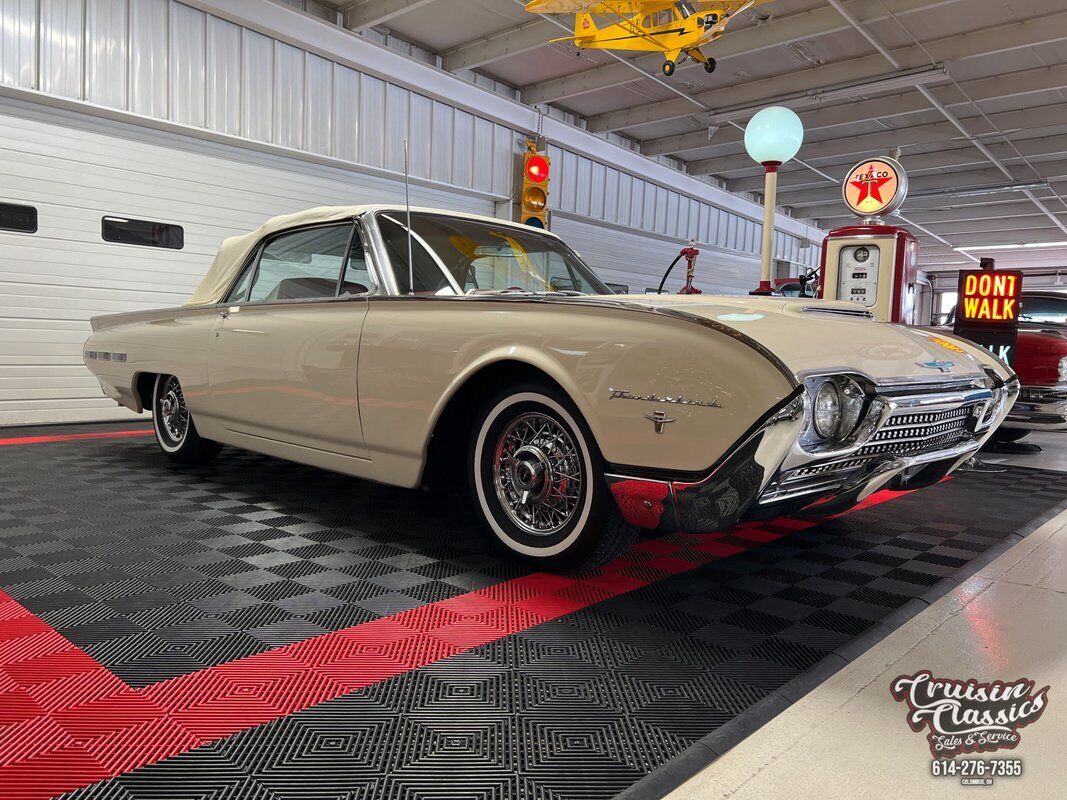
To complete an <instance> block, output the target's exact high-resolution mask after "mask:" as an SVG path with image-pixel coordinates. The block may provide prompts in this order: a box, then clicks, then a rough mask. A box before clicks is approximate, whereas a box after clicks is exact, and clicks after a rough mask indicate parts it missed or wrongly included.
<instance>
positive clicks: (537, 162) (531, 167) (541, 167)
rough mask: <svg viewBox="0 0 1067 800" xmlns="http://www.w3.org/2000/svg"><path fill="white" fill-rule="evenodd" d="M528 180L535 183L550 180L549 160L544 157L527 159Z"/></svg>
mask: <svg viewBox="0 0 1067 800" xmlns="http://www.w3.org/2000/svg"><path fill="white" fill-rule="evenodd" d="M526 178H527V179H528V180H531V181H533V182H534V183H544V182H545V181H547V180H548V159H547V158H545V157H544V156H530V157H529V158H527V159H526Z"/></svg>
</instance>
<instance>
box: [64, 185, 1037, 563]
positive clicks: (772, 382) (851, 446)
mask: <svg viewBox="0 0 1067 800" xmlns="http://www.w3.org/2000/svg"><path fill="white" fill-rule="evenodd" d="M407 220H408V217H407V216H406V212H405V211H404V210H402V209H398V208H391V207H367V206H361V207H343V208H319V209H314V210H311V211H307V212H304V213H299V214H294V215H291V216H286V217H280V218H277V219H273V220H271V221H269V222H268V223H267V224H266V225H264V226H263V227H262V228H260V229H259V230H258V231H256V232H255V233H252V234H249V235H247V236H242V237H238V238H234V239H229V240H227V241H226V242H225V243H223V245H222V247H221V249H220V252H219V254H218V256H217V258H216V260H215V262H214V265H213V266H212V267H211V270H210V271H209V272H208V274H207V276H206V277H205V278H204V280H203V282H202V283H201V285H200V287H199V288H198V289H197V291H196V293H195V294H194V295H193V297H192V299H191V300H190V301H189V303H188V304H187V305H185V306H183V307H182V308H174V309H168V310H163V311H145V312H135V313H128V314H118V315H114V316H106V317H98V318H96V319H94V320H93V335H92V336H91V338H90V339H89V341H88V342H87V344H86V345H85V363H86V364H87V365H88V367H89V369H90V370H92V372H93V373H94V374H95V375H96V376H97V377H98V378H99V380H100V384H101V386H102V387H103V390H104V393H105V394H106V395H108V396H109V397H111V398H113V399H115V400H116V401H118V402H119V403H120V404H121V405H123V406H126V407H128V408H130V409H132V410H134V411H136V412H141V411H142V410H148V409H151V411H152V416H153V419H154V421H155V431H156V438H157V440H158V442H159V446H160V448H161V449H162V450H163V452H164V453H165V454H166V455H167V456H169V457H170V458H171V459H173V460H175V461H178V462H182V463H187V464H196V463H201V462H205V461H207V460H209V459H211V458H213V457H214V456H215V455H216V454H217V453H218V452H219V450H220V448H221V446H222V445H223V444H227V445H232V446H234V447H239V448H245V449H247V450H254V451H258V452H260V453H265V454H268V455H271V456H277V457H280V458H285V459H289V460H292V461H297V462H301V463H305V464H311V465H314V466H317V467H321V468H324V469H328V470H335V471H337V472H342V473H346V474H349V475H354V476H358V477H361V478H368V479H371V480H375V481H380V482H382V483H388V484H394V485H397V486H403V487H411V488H414V487H419V486H425V485H428V484H431V483H433V482H435V481H440V480H442V479H448V478H450V477H455V476H457V475H463V474H464V473H465V474H466V476H467V479H468V481H469V487H470V491H471V494H472V496H473V501H474V502H473V504H474V506H475V508H476V510H477V513H478V514H479V516H480V517H481V518H482V519H483V520H484V522H485V525H486V527H487V528H488V530H489V531H490V532H491V533H492V534H493V535H495V536H496V537H497V538H498V539H499V540H500V542H502V543H503V544H504V545H505V546H506V547H507V548H509V549H510V550H511V551H512V552H513V553H515V554H518V555H520V556H523V557H526V558H527V559H530V560H531V561H533V562H535V563H538V564H541V565H546V566H552V567H570V566H576V565H583V564H591V563H596V562H599V561H603V560H605V559H607V558H609V557H611V556H612V555H613V554H615V553H617V552H618V551H619V550H620V548H621V547H623V546H624V545H625V544H626V543H628V542H629V541H630V540H631V539H632V537H633V536H634V535H635V533H636V531H637V529H638V528H647V529H656V530H663V531H673V530H685V531H692V532H702V531H716V530H721V529H723V528H726V527H728V526H730V525H733V524H734V523H736V522H738V521H740V520H743V519H747V518H754V517H758V516H764V515H770V514H776V513H801V514H809V515H827V514H833V513H837V512H839V511H842V510H844V509H846V508H849V507H851V506H853V505H855V504H856V503H858V502H860V501H861V500H863V499H864V498H865V497H867V496H868V495H870V494H871V493H873V492H874V491H876V490H878V489H880V488H882V487H886V486H892V487H922V486H926V485H929V484H932V483H935V482H937V481H939V480H940V479H942V478H943V477H944V476H945V475H946V474H948V473H949V472H951V471H952V470H953V469H955V468H956V467H957V466H959V465H960V464H961V463H962V462H964V461H965V460H967V459H968V458H969V457H970V456H971V455H973V454H974V453H975V452H976V451H977V450H978V448H979V447H980V446H981V445H982V443H983V442H984V441H985V440H986V439H987V438H988V437H989V436H990V435H991V434H992V432H993V431H994V430H995V428H996V427H997V426H998V425H999V424H1000V423H1001V421H1002V420H1003V419H1004V417H1005V415H1006V414H1007V413H1008V410H1009V409H1010V407H1011V406H1012V404H1013V403H1014V402H1015V399H1016V397H1017V395H1018V391H1019V387H1018V380H1017V379H1016V377H1015V375H1014V374H1013V373H1012V372H1011V370H1010V369H1008V368H1007V367H1006V366H1005V365H1004V364H1003V363H1002V362H1000V361H998V360H997V359H995V358H994V357H993V356H992V355H990V354H989V353H987V352H986V351H984V350H981V349H978V348H976V347H974V346H972V345H969V344H967V343H964V342H962V341H957V340H954V339H951V338H948V337H946V336H941V335H939V334H934V333H928V332H922V331H918V330H910V329H905V328H901V327H895V326H890V325H885V324H880V323H876V322H874V321H872V320H871V319H870V317H869V315H868V314H867V312H866V311H865V310H864V309H862V308H861V307H859V306H855V305H852V304H845V303H829V302H822V301H814V300H806V299H799V300H789V299H784V298H749V297H709V296H685V297H680V296H666V295H662V296H637V295H635V296H619V295H612V294H611V293H610V291H609V289H608V288H607V287H606V286H605V285H604V284H603V283H602V282H601V281H600V280H599V279H598V278H597V277H596V275H595V274H594V273H593V271H592V270H591V269H590V268H589V267H588V266H586V265H585V264H584V263H583V262H582V259H581V258H580V257H579V256H578V255H577V254H576V253H575V252H574V251H573V250H571V249H569V248H568V247H567V246H566V245H565V244H564V243H563V242H562V241H561V240H560V239H559V238H557V237H556V236H553V235H552V234H549V233H545V232H542V231H537V230H534V229H532V228H528V227H523V226H519V225H515V224H512V223H509V222H503V221H501V220H497V219H489V218H480V217H474V216H469V215H460V214H452V213H447V212H443V211H431V210H421V209H420V210H416V211H415V212H413V214H412V216H411V220H412V222H411V225H410V228H411V235H410V236H409V235H408V224H407ZM409 254H410V255H409Z"/></svg>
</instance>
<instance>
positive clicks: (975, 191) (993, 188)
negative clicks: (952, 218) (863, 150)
mask: <svg viewBox="0 0 1067 800" xmlns="http://www.w3.org/2000/svg"><path fill="white" fill-rule="evenodd" d="M1047 188H1049V184H1048V181H1015V182H1012V183H990V184H986V185H983V186H955V187H952V186H947V187H945V188H943V189H921V190H920V191H917V192H912V193H911V194H910V195H908V196H909V197H910V198H911V199H912V200H915V199H916V198H919V197H977V196H979V195H984V194H1000V193H1001V192H1027V191H1031V190H1033V189H1047Z"/></svg>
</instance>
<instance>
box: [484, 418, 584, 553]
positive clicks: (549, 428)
mask: <svg viewBox="0 0 1067 800" xmlns="http://www.w3.org/2000/svg"><path fill="white" fill-rule="evenodd" d="M492 473H493V483H494V487H495V489H496V495H497V499H498V500H499V501H500V504H501V506H502V507H503V509H504V511H505V512H506V513H507V515H508V517H509V518H510V519H511V521H512V522H513V523H514V524H515V525H517V526H518V527H519V528H521V529H522V530H524V531H525V532H527V533H529V534H531V535H533V536H553V535H555V534H557V533H559V532H560V531H561V530H563V529H564V528H565V527H566V526H567V524H568V523H569V522H570V521H571V520H572V519H573V518H574V516H575V514H576V513H577V512H578V509H579V507H580V506H581V504H582V488H583V485H584V481H585V475H584V469H583V466H582V458H581V455H580V454H579V452H578V447H577V445H576V444H575V442H574V439H573V438H572V437H571V435H570V433H569V432H568V431H567V430H566V429H565V428H564V427H563V426H562V425H561V424H560V423H559V422H558V421H557V420H555V419H553V418H552V417H550V416H547V415H545V414H541V413H536V412H531V413H526V414H522V415H520V416H518V417H516V418H515V419H514V420H512V421H511V422H510V423H509V424H508V425H507V426H506V427H505V428H504V429H503V430H502V431H501V433H500V436H499V437H498V438H497V442H496V447H495V450H494V454H493V470H492Z"/></svg>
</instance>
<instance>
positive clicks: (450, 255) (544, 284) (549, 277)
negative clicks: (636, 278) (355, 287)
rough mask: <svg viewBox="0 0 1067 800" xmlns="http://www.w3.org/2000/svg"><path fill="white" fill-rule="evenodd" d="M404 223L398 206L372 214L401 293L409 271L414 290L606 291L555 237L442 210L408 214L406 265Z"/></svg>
mask: <svg viewBox="0 0 1067 800" xmlns="http://www.w3.org/2000/svg"><path fill="white" fill-rule="evenodd" d="M405 223H406V215H405V214H404V213H403V212H392V213H383V214H381V215H379V217H378V227H379V229H380V230H381V232H382V238H383V239H384V241H385V245H386V249H387V250H388V252H389V258H390V260H391V261H392V265H393V270H394V272H395V275H396V283H397V286H398V287H399V289H400V291H401V293H402V294H407V293H408V292H409V287H410V285H411V284H410V280H411V277H412V276H413V277H414V280H415V293H416V294H451V293H452V292H453V291H455V287H458V288H459V290H460V291H462V292H506V291H515V292H529V293H538V294H554V293H555V294H558V293H568V294H569V293H577V294H611V290H610V289H609V288H608V287H607V286H605V285H604V283H603V282H602V281H601V280H600V279H599V278H598V277H597V276H596V275H594V274H593V271H592V270H591V269H590V268H589V267H588V266H586V265H585V264H584V263H583V262H582V260H581V259H580V258H578V256H577V255H576V254H575V253H574V252H573V251H572V250H571V249H570V248H568V247H567V246H566V245H564V244H563V243H562V242H561V241H560V240H558V239H556V238H555V237H552V236H546V235H544V234H542V233H538V232H537V231H535V230H533V229H531V230H529V231H527V230H522V229H520V228H516V227H514V226H511V225H495V224H493V223H492V222H483V221H480V220H472V219H464V218H463V217H451V216H447V215H443V214H440V215H438V214H426V213H416V214H412V215H411V228H412V231H413V233H414V235H413V236H412V241H411V253H412V256H413V260H414V268H413V269H409V267H408V241H407V239H408V237H407V226H406V224H405ZM441 266H443V267H444V269H445V270H446V271H447V273H448V275H449V276H450V277H451V282H450V281H449V280H448V278H446V276H445V275H444V274H443V273H442V271H441ZM453 283H454V284H455V286H452V284H453Z"/></svg>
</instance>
